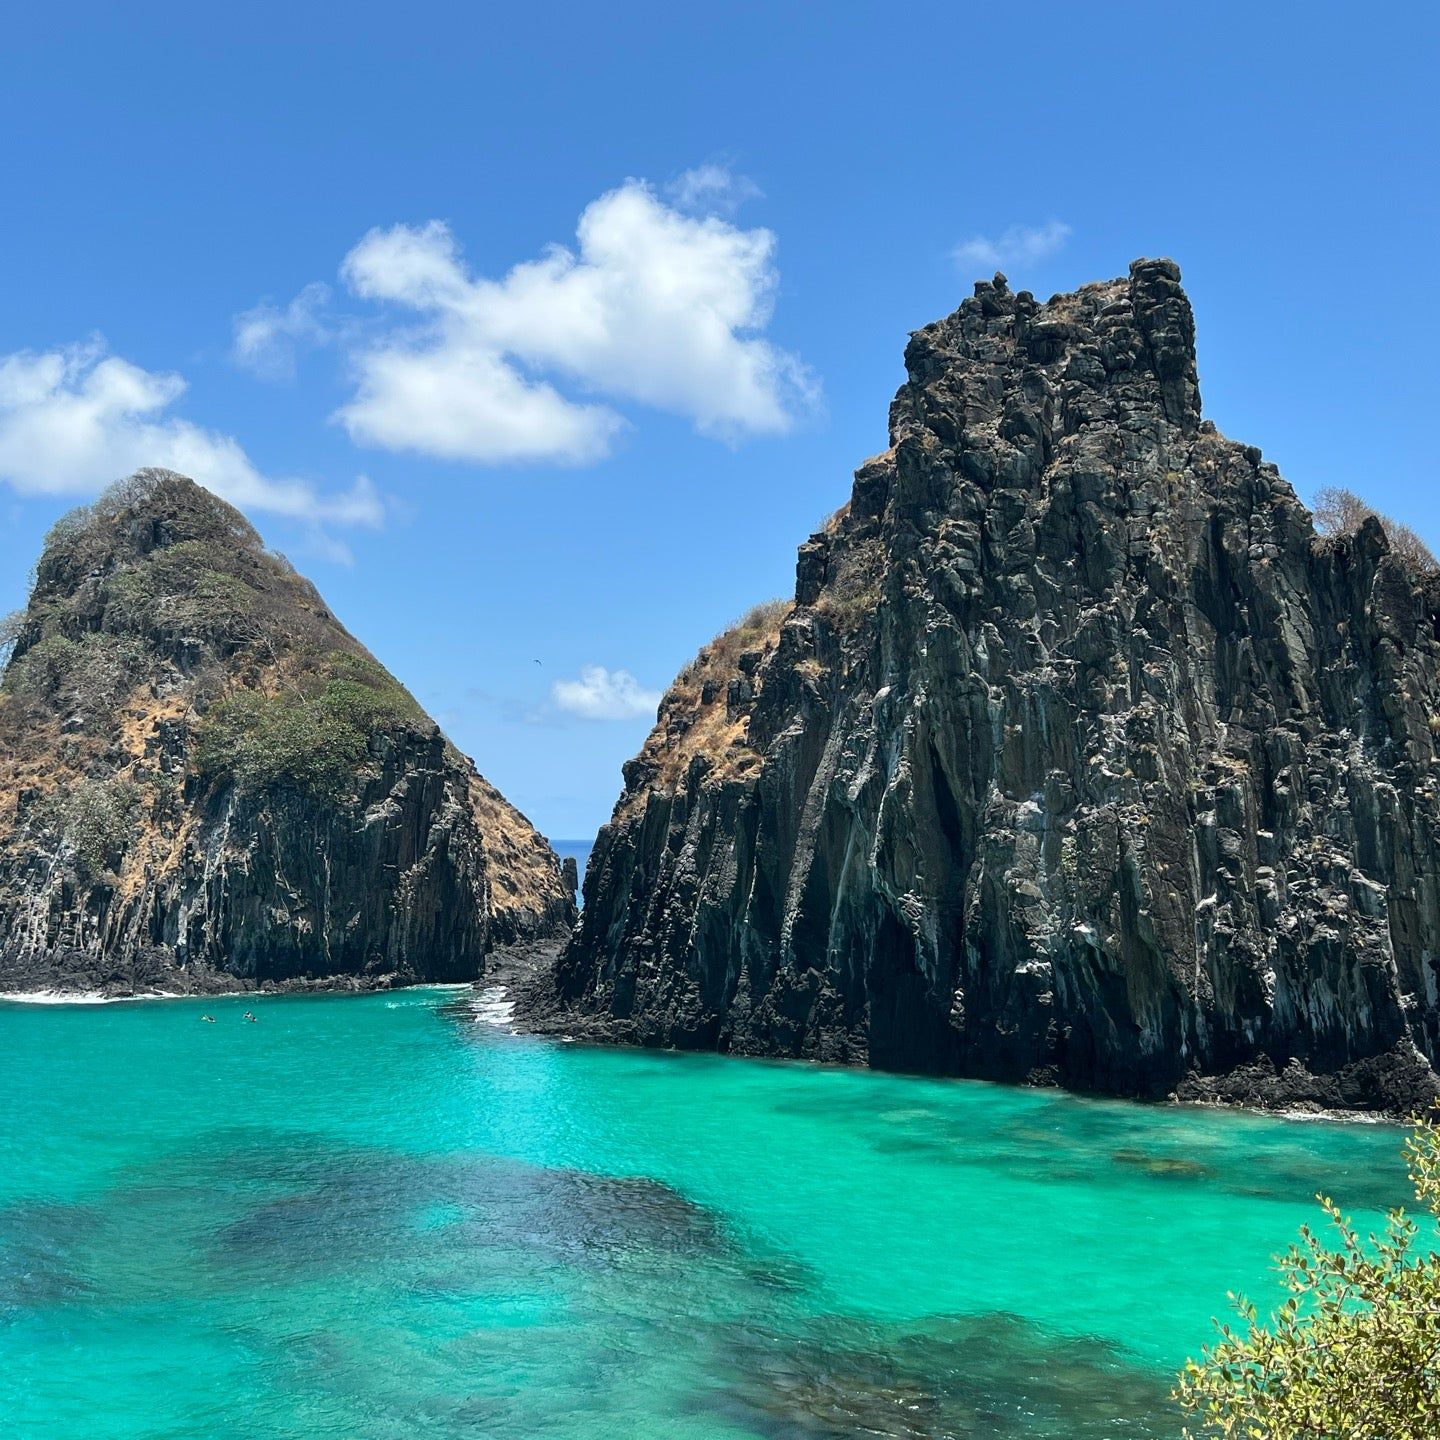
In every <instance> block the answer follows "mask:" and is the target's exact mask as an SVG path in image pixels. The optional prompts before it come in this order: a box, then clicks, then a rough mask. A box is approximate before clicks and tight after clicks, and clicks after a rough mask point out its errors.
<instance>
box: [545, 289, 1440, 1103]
mask: <svg viewBox="0 0 1440 1440" xmlns="http://www.w3.org/2000/svg"><path fill="white" fill-rule="evenodd" d="M905 358H906V367H907V370H908V372H909V381H908V383H907V384H906V385H905V386H904V387H903V388H902V389H901V390H900V392H899V394H898V395H897V396H896V399H895V402H894V404H893V406H892V407H891V412H890V432H891V440H892V444H891V448H890V449H889V450H888V451H886V452H885V453H884V454H883V455H880V456H878V457H877V458H875V459H873V460H871V461H868V462H867V463H866V464H865V465H863V466H862V467H861V468H860V470H859V471H858V472H857V473H856V476H855V483H854V489H853V492H852V496H851V499H850V502H849V504H848V505H847V506H846V507H845V508H844V509H843V510H842V511H841V512H839V514H837V516H836V517H835V518H834V519H832V521H831V522H830V523H829V524H828V525H827V526H826V527H825V529H824V530H822V531H821V532H820V533H818V534H816V535H815V536H813V537H812V538H811V539H810V540H809V541H808V542H807V543H806V544H805V545H803V546H802V547H801V549H800V556H799V565H798V572H797V587H796V596H795V603H794V605H793V607H791V606H788V605H785V606H778V607H771V608H769V609H766V610H762V611H760V612H757V613H756V614H755V615H753V616H751V617H747V621H746V622H745V625H744V626H743V627H742V628H741V629H740V630H739V631H737V632H732V634H730V635H727V636H722V637H720V639H719V640H717V641H716V642H714V644H712V645H711V646H710V647H707V649H706V650H705V651H703V652H702V653H701V656H700V658H699V659H698V660H697V661H696V663H695V664H694V665H692V667H691V668H690V669H689V670H687V671H686V672H685V673H684V674H683V675H682V676H681V677H680V679H679V680H678V681H677V682H676V684H675V686H674V687H673V688H672V689H671V691H670V692H669V694H668V695H667V696H666V699H665V701H664V703H663V704H662V706H661V711H660V719H659V723H658V725H657V728H656V730H655V731H654V733H653V734H652V735H651V737H650V739H649V740H648V741H647V743H646V746H645V748H644V750H643V751H642V753H641V755H640V757H639V758H638V759H636V760H634V761H631V762H630V763H629V765H627V767H626V789H625V793H624V795H623V797H622V798H621V800H620V802H619V804H618V806H617V807H616V811H615V815H614V817H613V819H612V821H611V823H610V824H609V825H608V826H607V827H606V828H605V829H604V830H603V831H602V832H601V834H600V837H599V840H598V843H597V845H596V848H595V853H594V856H593V858H592V860H591V863H590V867H589V871H588V874H587V876H586V881H585V908H584V910H583V912H582V916H581V924H580V927H579V929H578V930H577V932H576V935H575V938H574V940H573V941H572V943H571V945H570V947H569V949H568V951H567V952H566V953H565V955H564V956H563V957H562V960H561V962H560V964H559V966H558V968H557V971H556V974H555V993H554V995H553V996H551V997H549V1000H548V1003H549V1005H550V1006H551V1007H552V1012H553V1014H554V1015H555V1016H556V1017H557V1023H568V1024H576V1025H579V1024H584V1023H587V1021H588V1023H589V1028H590V1029H591V1030H592V1032H594V1033H597V1034H608V1035H611V1036H613V1037H615V1038H622V1039H629V1040H634V1041H638V1042H641V1043H645V1044H673V1045H680V1046H693V1047H707V1048H718V1049H722V1050H731V1051H736V1052H740V1053H746V1054H769V1055H787V1056H811V1057H816V1058H821V1059H829V1060H838V1061H847V1062H853V1063H870V1064H873V1065H877V1066H886V1067H897V1068H907V1069H916V1070H923V1071H932V1072H939V1073H947V1074H957V1075H974V1076H990V1077H999V1078H1007V1079H1014V1080H1030V1081H1034V1082H1043V1083H1058V1084H1062V1085H1068V1086H1073V1087H1077V1088H1084V1089H1095V1090H1102V1091H1109V1092H1114V1093H1118V1094H1126V1095H1142V1096H1161V1095H1166V1094H1170V1093H1174V1092H1176V1091H1179V1092H1180V1093H1182V1094H1186V1095H1194V1096H1206V1095H1213V1096H1216V1097H1217V1098H1226V1099H1236V1100H1251V1101H1257V1102H1260V1103H1266V1102H1270V1103H1283V1104H1293V1103H1303V1102H1305V1101H1319V1102H1321V1103H1328V1104H1334V1105H1355V1106H1380V1107H1391V1108H1404V1107H1408V1106H1410V1105H1412V1104H1418V1103H1421V1102H1423V1101H1424V1100H1425V1099H1426V1098H1427V1097H1428V1096H1430V1095H1431V1094H1433V1092H1434V1082H1435V1077H1434V1073H1433V1070H1432V1064H1433V1062H1434V1061H1435V1060H1436V1059H1437V1056H1440V1006H1437V968H1436V958H1435V957H1436V956H1437V954H1440V908H1437V906H1440V898H1437V893H1436V880H1437V875H1440V867H1437V833H1440V832H1437V817H1440V796H1437V778H1440V772H1437V767H1436V760H1437V755H1436V738H1435V735H1436V730H1437V728H1440V696H1437V684H1436V675H1437V660H1440V646H1437V641H1436V626H1437V614H1436V595H1435V590H1434V585H1433V582H1431V581H1429V580H1427V579H1425V578H1424V577H1420V576H1417V575H1415V574H1412V573H1410V572H1409V571H1408V570H1407V569H1406V566H1405V565H1404V564H1403V563H1402V562H1401V561H1400V559H1399V558H1397V557H1396V556H1393V555H1392V554H1390V553H1389V549H1388V545H1387V541H1386V538H1385V535H1384V532H1383V530H1382V529H1381V527H1380V526H1379V525H1378V523H1376V522H1375V521H1373V520H1372V521H1367V522H1366V523H1365V524H1364V525H1363V526H1362V527H1361V528H1360V529H1359V530H1358V531H1357V532H1356V533H1355V534H1353V535H1351V536H1349V537H1347V538H1344V539H1339V540H1322V539H1320V538H1317V536H1316V533H1315V530H1314V528H1313V526H1312V523H1311V518H1310V516H1309V514H1308V513H1307V511H1306V510H1305V508H1304V507H1303V506H1302V505H1301V504H1300V502H1299V501H1298V500H1297V499H1296V497H1295V495H1294V493H1293V491H1292V490H1291V489H1290V486H1289V485H1288V484H1287V483H1286V482H1285V481H1284V480H1283V479H1282V478H1281V477H1280V475H1279V473H1278V472H1277V471H1276V469H1275V467H1274V466H1273V465H1269V464H1266V463H1264V462H1262V460H1261V457H1260V452H1259V451H1257V450H1255V449H1253V448H1249V447H1246V446H1242V445H1238V444H1235V443H1233V442H1231V441H1229V440H1226V439H1224V438H1223V437H1222V436H1220V435H1219V434H1218V433H1217V432H1216V430H1215V428H1214V426H1213V425H1212V424H1210V423H1208V422H1206V421H1203V420H1202V419H1201V418H1200V397H1199V391H1198V386H1197V380H1196V372H1195V359H1194V327H1193V320H1192V316H1191V311H1190V305H1189V302H1188V301H1187V299H1186V297H1185V295H1184V293H1183V291H1182V290H1181V288H1180V285H1179V271H1178V270H1177V268H1176V267H1175V266H1174V265H1173V264H1172V263H1170V262H1169V261H1140V262H1137V263H1136V264H1135V265H1133V266H1132V267H1131V271H1130V275H1129V277H1128V278H1126V279H1122V280H1115V281H1111V282H1108V283H1104V284H1098V285H1090V286H1086V287H1085V288H1083V289H1081V290H1080V291H1078V292H1077V293H1075V294H1073V295H1060V296H1056V297H1055V298H1053V299H1052V300H1051V301H1050V302H1049V303H1048V304H1043V305H1042V304H1039V303H1037V302H1036V301H1035V300H1033V299H1032V298H1031V297H1030V296H1029V295H1028V294H1024V293H1021V294H1019V295H1016V294H1012V293H1011V292H1010V291H1009V290H1008V289H1007V287H1006V286H1005V284H1004V282H1003V279H1001V278H1000V277H997V279H996V282H995V283H994V284H989V283H982V284H980V285H978V286H977V287H976V294H975V296H974V298H973V299H969V300H966V301H965V303H964V304H962V305H961V307H960V309H959V310H958V311H956V313H955V314H953V315H951V316H950V317H949V318H947V319H945V320H943V321H941V322H939V323H938V324H934V325H931V326H928V327H927V328H925V329H924V330H921V331H919V332H917V333H916V334H915V335H914V336H913V337H912V339H911V342H910V345H909V347H908V349H907V352H906V357H905Z"/></svg>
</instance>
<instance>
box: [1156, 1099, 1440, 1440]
mask: <svg viewBox="0 0 1440 1440" xmlns="http://www.w3.org/2000/svg"><path fill="white" fill-rule="evenodd" d="M1406 1157H1407V1159H1408V1160H1409V1165H1410V1179H1411V1182H1412V1184H1413V1185H1414V1187H1415V1194H1416V1196H1417V1198H1418V1199H1419V1201H1420V1203H1421V1205H1422V1206H1423V1207H1424V1209H1425V1210H1426V1211H1427V1212H1428V1213H1427V1214H1426V1216H1425V1218H1424V1221H1423V1224H1421V1223H1417V1222H1416V1221H1414V1220H1412V1219H1410V1218H1409V1217H1408V1216H1407V1215H1406V1214H1405V1212H1404V1211H1403V1210H1399V1209H1397V1210H1393V1211H1391V1212H1390V1215H1389V1218H1388V1222H1387V1225H1386V1228H1385V1232H1384V1233H1383V1234H1382V1235H1371V1236H1368V1237H1367V1238H1365V1239H1362V1238H1361V1237H1360V1235H1359V1234H1358V1233H1357V1232H1356V1230H1355V1228H1354V1227H1353V1226H1352V1225H1351V1224H1350V1222H1349V1221H1347V1220H1346V1219H1345V1217H1344V1216H1343V1215H1342V1214H1341V1213H1340V1211H1339V1210H1338V1209H1337V1208H1336V1206H1335V1205H1334V1204H1333V1203H1332V1202H1331V1201H1329V1200H1327V1199H1324V1198H1322V1199H1321V1202H1320V1203H1321V1205H1322V1206H1323V1207H1324V1210H1325V1213H1326V1215H1327V1216H1328V1217H1329V1219H1330V1221H1331V1224H1332V1225H1333V1226H1334V1229H1335V1233H1336V1236H1337V1240H1338V1244H1337V1245H1336V1246H1335V1247H1334V1248H1331V1247H1330V1246H1327V1245H1325V1244H1323V1243H1322V1242H1321V1240H1320V1239H1319V1237H1317V1236H1316V1235H1314V1234H1313V1233H1312V1232H1311V1231H1310V1229H1309V1227H1308V1226H1307V1227H1304V1228H1302V1230H1301V1232H1300V1243H1299V1244H1298V1245H1294V1246H1292V1247H1291V1248H1290V1249H1289V1250H1288V1251H1287V1252H1286V1253H1285V1254H1284V1255H1283V1256H1281V1257H1280V1260H1279V1266H1280V1272H1281V1275H1282V1276H1283V1278H1284V1282H1285V1287H1286V1289H1287V1290H1288V1291H1289V1292H1290V1298H1289V1299H1288V1300H1286V1301H1285V1303H1284V1304H1283V1305H1282V1306H1281V1307H1280V1309H1279V1310H1278V1311H1277V1312H1276V1314H1275V1315H1273V1316H1272V1317H1271V1319H1270V1322H1269V1323H1268V1324H1267V1325H1262V1324H1261V1323H1260V1321H1259V1317H1258V1314H1257V1311H1256V1308H1255V1306H1254V1305H1253V1304H1252V1303H1250V1301H1248V1300H1246V1299H1245V1298H1244V1297H1237V1298H1236V1299H1235V1306H1236V1309H1237V1311H1238V1312H1239V1315H1240V1318H1241V1320H1242V1321H1243V1322H1244V1326H1245V1332H1244V1333H1243V1334H1239V1333H1236V1332H1235V1331H1233V1330H1232V1329H1231V1328H1230V1326H1228V1325H1222V1326H1221V1327H1220V1331H1221V1339H1220V1341H1219V1343H1218V1344H1216V1345H1215V1346H1214V1347H1212V1348H1211V1349H1209V1350H1207V1351H1205V1353H1204V1355H1203V1357H1202V1358H1201V1359H1200V1360H1199V1361H1191V1362H1190V1363H1189V1364H1188V1365H1186V1367H1185V1369H1184V1371H1183V1373H1182V1374H1181V1377H1180V1383H1179V1387H1178V1389H1177V1390H1176V1398H1177V1399H1178V1400H1179V1402H1180V1404H1181V1406H1182V1407H1183V1408H1184V1409H1185V1410H1186V1411H1188V1412H1189V1414H1191V1415H1192V1416H1194V1417H1196V1419H1197V1420H1198V1421H1199V1423H1200V1426H1201V1429H1200V1431H1199V1432H1198V1433H1199V1434H1201V1435H1205V1436H1215V1437H1225V1440H1232V1437H1235V1440H1239V1437H1243V1440H1302V1437H1314V1440H1435V1437H1436V1436H1437V1435H1440V1255H1437V1254H1436V1253H1435V1250H1436V1246H1437V1244H1440V1127H1437V1126H1436V1125H1434V1124H1421V1125H1417V1127H1416V1129H1415V1132H1414V1134H1413V1136H1412V1137H1411V1139H1410V1141H1409V1142H1408V1144H1407V1145H1406ZM1188 1433H1190V1432H1187V1434H1188Z"/></svg>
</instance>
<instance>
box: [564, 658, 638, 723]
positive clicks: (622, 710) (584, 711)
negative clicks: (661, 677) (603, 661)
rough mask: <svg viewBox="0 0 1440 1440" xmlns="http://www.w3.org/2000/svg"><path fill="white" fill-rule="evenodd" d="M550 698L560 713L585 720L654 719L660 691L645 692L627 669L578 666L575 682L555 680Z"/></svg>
mask: <svg viewBox="0 0 1440 1440" xmlns="http://www.w3.org/2000/svg"><path fill="white" fill-rule="evenodd" d="M550 698H551V699H552V700H553V701H554V702H555V704H556V705H557V706H558V707H559V708H560V709H561V710H568V711H569V712H570V713H571V714H572V715H579V716H580V717H581V718H582V719H585V720H635V719H638V718H641V717H647V718H650V719H653V718H654V715H655V712H656V710H657V709H659V707H660V692H659V691H658V690H647V689H645V687H644V686H643V685H641V684H640V682H639V681H638V680H637V679H636V678H635V677H634V676H633V675H632V674H631V673H630V672H629V671H628V670H607V669H606V668H605V667H604V666H603V665H585V666H582V667H581V670H580V678H579V679H578V680H557V681H556V682H555V683H554V684H553V685H552V686H551V687H550Z"/></svg>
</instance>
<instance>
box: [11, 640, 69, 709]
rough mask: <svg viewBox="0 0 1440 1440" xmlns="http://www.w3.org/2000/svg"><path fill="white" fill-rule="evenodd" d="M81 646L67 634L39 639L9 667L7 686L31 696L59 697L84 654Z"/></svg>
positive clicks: (36, 697)
mask: <svg viewBox="0 0 1440 1440" xmlns="http://www.w3.org/2000/svg"><path fill="white" fill-rule="evenodd" d="M81 653H82V651H81V646H80V643H79V642H78V641H76V640H69V639H66V637H65V636H64V635H59V634H50V635H46V636H44V637H42V638H41V639H40V640H37V641H36V642H35V644H33V645H32V646H31V647H30V648H29V649H28V650H26V651H25V652H24V654H22V655H20V656H19V657H18V658H17V659H15V660H13V661H11V663H10V665H9V667H8V668H7V669H6V671H5V688H6V689H7V690H9V691H10V693H11V694H12V695H20V696H23V697H24V698H25V699H27V700H53V699H55V698H57V697H58V696H59V694H60V692H61V690H62V689H63V687H64V685H65V681H66V680H67V679H68V678H69V676H70V674H71V672H72V671H73V670H74V668H75V665H76V662H77V661H78V660H79V659H80V656H81Z"/></svg>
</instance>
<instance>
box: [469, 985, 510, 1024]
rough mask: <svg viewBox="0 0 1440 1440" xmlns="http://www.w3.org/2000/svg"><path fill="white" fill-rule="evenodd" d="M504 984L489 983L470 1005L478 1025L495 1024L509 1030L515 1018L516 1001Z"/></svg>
mask: <svg viewBox="0 0 1440 1440" xmlns="http://www.w3.org/2000/svg"><path fill="white" fill-rule="evenodd" d="M509 996H510V992H509V991H508V990H507V989H506V988H505V987H504V986H503V985H487V986H486V987H485V988H484V989H483V990H482V991H480V993H479V994H478V995H477V996H476V997H475V1003H474V1004H473V1005H472V1006H471V1007H470V1008H471V1010H472V1011H473V1012H474V1015H475V1023H476V1024H477V1025H494V1026H495V1027H496V1029H499V1030H509V1029H510V1028H511V1027H510V1022H511V1021H512V1020H513V1019H514V1018H515V1002H514V1001H513V1000H511V999H510V998H509Z"/></svg>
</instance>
